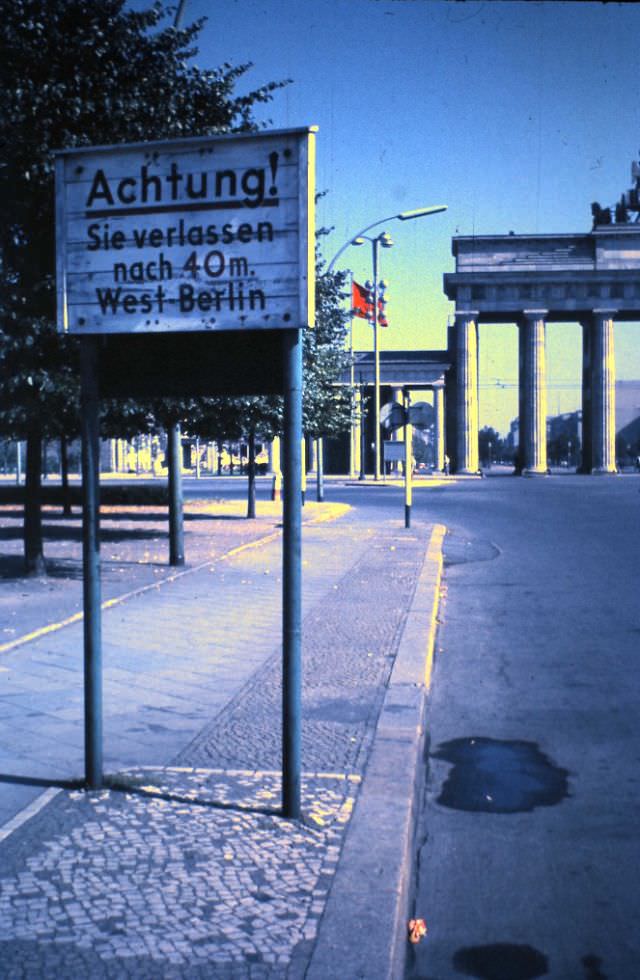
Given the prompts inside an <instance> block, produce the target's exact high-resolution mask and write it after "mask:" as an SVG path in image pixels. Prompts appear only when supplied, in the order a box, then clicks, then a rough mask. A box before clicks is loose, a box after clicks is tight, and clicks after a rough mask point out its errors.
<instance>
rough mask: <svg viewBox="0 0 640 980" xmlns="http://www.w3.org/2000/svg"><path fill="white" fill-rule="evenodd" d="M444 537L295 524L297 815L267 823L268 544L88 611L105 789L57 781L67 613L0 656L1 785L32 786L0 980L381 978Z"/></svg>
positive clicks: (68, 731)
mask: <svg viewBox="0 0 640 980" xmlns="http://www.w3.org/2000/svg"><path fill="white" fill-rule="evenodd" d="M442 533H443V529H442V528H438V527H436V528H433V527H431V526H429V525H425V524H416V525H415V526H414V528H412V529H411V531H406V530H405V529H404V528H401V527H400V525H399V523H394V524H389V525H387V526H380V525H377V526H368V525H367V523H366V522H363V521H362V519H360V518H359V517H358V515H353V514H349V515H347V516H345V517H343V518H342V519H340V520H339V521H337V522H334V523H324V524H310V525H309V526H307V527H305V530H304V536H303V547H304V552H303V553H304V563H305V564H304V582H305V584H304V600H303V610H304V639H303V647H304V679H303V688H304V691H303V719H304V721H303V765H304V770H305V772H304V780H303V811H304V819H303V820H302V821H300V822H295V821H288V820H284V819H282V818H281V817H280V815H279V805H280V772H279V768H280V713H281V708H280V698H281V693H280V688H281V684H280V669H281V667H280V650H279V635H280V591H281V585H280V541H279V539H278V536H277V535H275V536H274V534H271V533H270V534H268V535H267V536H266V540H265V541H264V542H263V544H262V545H261V546H259V547H252V548H247V549H240V550H238V549H237V548H236V550H235V553H234V554H231V555H228V557H226V558H225V559H224V560H212V561H210V562H208V563H205V564H199V565H197V566H196V567H194V568H193V569H189V570H187V572H186V574H183V575H181V576H180V577H178V578H175V579H173V580H172V581H165V582H163V583H162V584H159V585H158V587H157V588H152V589H149V590H147V591H144V592H142V593H138V594H137V595H134V596H132V597H131V598H130V599H128V600H127V601H126V602H122V603H119V604H118V605H117V606H114V607H112V608H110V609H109V610H107V611H106V612H105V614H104V639H105V657H104V659H105V696H104V701H105V763H106V769H107V771H108V774H109V778H108V788H106V789H105V790H103V791H100V792H93V793H91V792H85V791H83V790H82V788H81V787H80V785H78V786H77V787H73V786H71V787H70V788H66V789H63V788H61V784H62V783H63V782H64V781H65V780H70V781H71V780H74V779H77V780H79V779H81V775H82V691H81V673H80V663H81V657H80V656H79V655H78V650H79V649H81V646H80V645H81V629H82V627H81V624H80V623H71V624H70V625H68V626H66V627H64V628H62V629H58V630H56V631H55V632H54V633H46V634H44V635H42V636H40V637H39V638H35V639H33V640H31V641H30V642H28V643H25V644H23V645H19V646H15V647H13V648H12V649H11V650H10V651H8V652H7V653H6V655H3V657H2V659H1V660H0V773H3V774H4V775H2V776H0V795H2V794H3V793H4V792H5V790H7V791H11V790H14V789H15V787H16V786H22V787H24V785H25V784H32V785H29V790H30V792H31V793H32V798H31V799H30V800H29V801H28V806H27V807H26V809H22V810H21V811H19V812H12V813H10V815H9V816H8V819H7V820H6V821H5V824H4V827H3V828H2V829H0V869H1V870H0V875H1V877H0V974H1V975H2V976H7V977H27V978H32V977H41V976H47V977H48V976H51V977H56V978H58V977H69V978H71V977H74V978H76V977H79V976H86V977H94V976H95V977H103V976H104V977H135V978H138V977H223V978H226V977H243V978H244V977H249V978H253V977H256V978H271V977H274V978H275V977H292V978H297V977H300V978H302V977H304V976H308V977H310V978H311V977H317V978H320V977H325V978H331V977H337V978H346V980H348V978H350V977H354V978H355V977H370V978H372V980H374V978H377V977H389V978H391V977H399V976H401V975H402V961H403V953H404V946H405V942H406V933H405V923H404V916H405V914H406V907H407V904H408V903H407V888H408V881H407V874H408V865H407V861H406V857H407V850H408V848H409V847H410V841H411V834H412V807H413V799H414V787H415V780H416V772H417V770H418V763H419V756H420V750H421V739H422V734H423V731H424V701H425V699H424V694H425V690H426V686H427V683H428V671H429V658H430V655H431V651H432V648H433V630H434V628H435V612H436V607H437V596H438V590H439V581H440V570H441V556H440V543H441V538H442ZM1 668H6V669H5V670H2V669H1ZM47 781H49V782H51V785H49V786H48V787H47V788H46V789H44V791H43V788H44V786H46V784H47ZM14 809H15V807H14ZM1 812H2V811H1V810H0V813H1ZM363 926H364V934H363Z"/></svg>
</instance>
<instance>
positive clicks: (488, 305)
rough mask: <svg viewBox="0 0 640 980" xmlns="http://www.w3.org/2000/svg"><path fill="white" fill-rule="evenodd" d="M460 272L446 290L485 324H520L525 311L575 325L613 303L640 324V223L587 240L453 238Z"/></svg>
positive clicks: (622, 316) (600, 231)
mask: <svg viewBox="0 0 640 980" xmlns="http://www.w3.org/2000/svg"><path fill="white" fill-rule="evenodd" d="M452 253H453V255H454V256H455V259H456V271H455V272H453V273H446V274H445V276H444V291H445V293H446V295H447V297H448V298H449V299H451V300H454V301H455V303H456V308H457V309H473V310H475V311H477V313H478V318H479V321H480V322H485V323H501V322H514V320H517V319H518V318H519V316H520V314H521V313H522V311H523V310H524V309H527V308H530V307H539V308H542V309H545V310H547V311H548V317H547V319H548V320H551V321H576V320H581V319H582V317H583V316H585V315H588V314H591V313H592V312H593V310H594V309H599V308H602V307H603V306H612V307H615V310H616V319H619V320H637V319H640V277H639V273H640V225H639V224H624V225H622V224H621V225H602V226H596V228H595V229H594V230H593V231H592V232H590V233H589V234H586V235H482V236H473V237H471V236H469V237H466V236H460V237H457V238H454V239H453V242H452Z"/></svg>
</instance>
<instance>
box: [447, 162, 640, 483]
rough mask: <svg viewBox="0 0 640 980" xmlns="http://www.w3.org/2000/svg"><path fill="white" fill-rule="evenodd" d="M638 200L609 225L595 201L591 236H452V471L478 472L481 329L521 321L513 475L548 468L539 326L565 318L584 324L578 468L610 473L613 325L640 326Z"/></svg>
mask: <svg viewBox="0 0 640 980" xmlns="http://www.w3.org/2000/svg"><path fill="white" fill-rule="evenodd" d="M636 166H637V165H636ZM629 194H631V195H633V194H634V192H633V191H632V192H629ZM635 194H636V196H635V197H634V198H632V199H631V202H630V204H631V206H630V207H629V208H628V209H627V208H626V207H624V204H625V203H626V204H629V201H628V200H627V201H625V199H624V198H623V202H621V204H620V205H618V207H617V208H616V213H615V221H613V220H612V216H611V212H610V211H609V209H601V208H600V207H599V205H593V207H592V212H593V214H594V226H593V229H592V231H591V232H589V233H588V234H582V235H570V234H562V235H550V234H547V235H514V234H513V233H510V234H508V235H485V236H474V237H466V236H460V237H456V238H454V239H453V243H452V250H453V255H454V256H455V260H456V265H455V272H453V273H449V274H445V276H444V291H445V293H446V295H447V296H448V298H449V299H451V300H454V301H455V322H454V324H453V325H452V326H450V327H449V355H450V360H451V363H452V370H451V371H449V373H448V375H447V420H448V423H447V428H448V432H447V445H448V452H449V455H450V456H451V461H452V467H453V469H454V471H455V472H457V473H476V472H478V468H479V459H478V327H479V325H480V324H481V323H516V324H517V325H518V332H519V334H518V335H519V344H518V350H519V377H518V384H519V427H520V439H519V458H518V462H517V465H516V471H517V472H520V473H523V474H544V473H546V472H547V432H546V417H547V392H546V361H545V326H546V324H547V322H554V323H555V322H568V321H571V322H578V323H580V324H581V325H582V338H583V347H582V350H583V359H582V466H581V472H584V473H615V472H616V456H615V380H616V377H615V358H614V343H613V326H614V322H615V321H616V320H640V223H638V222H637V219H636V221H635V222H631V221H629V211H630V210H633V211H636V212H637V211H638V207H637V205H638V198H637V191H636V192H635ZM628 196H629V195H625V198H628ZM620 208H622V211H621V210H620Z"/></svg>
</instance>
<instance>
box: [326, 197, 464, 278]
mask: <svg viewBox="0 0 640 980" xmlns="http://www.w3.org/2000/svg"><path fill="white" fill-rule="evenodd" d="M446 210H447V205H446V204H435V205H433V206H432V207H429V208H414V209H413V211H400V212H399V214H391V215H389V217H388V218H380V219H379V220H378V221H372V222H371V224H370V225H367V226H366V228H363V229H362V231H359V232H358V233H357V234H356V235H354V236H353V237H352V238H350V239H349V240H348V241H346V242H345V243H344V245H343V246H342V248H339V249H338V251H337V252H336V254H335V255H334V256H333V258H332V259H331V262H330V263H329V265H328V266H327V273H329V272H331V270H332V269H333V267H334V265H335V264H336V261H337V260H338V259H339V258H340V256H341V255H342V253H343V252H344V251H345V249H347V248H349V245H351V244H353V242H354V241H355V239H356V238H362V236H363V235H364V234H365V232H367V231H371V229H372V228H376V227H377V226H378V225H386V223H387V221H395V220H396V219H397V220H398V221H412V220H413V219H414V218H426V216H427V215H429V214H438V212H440V211H446Z"/></svg>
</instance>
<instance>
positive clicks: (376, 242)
mask: <svg viewBox="0 0 640 980" xmlns="http://www.w3.org/2000/svg"><path fill="white" fill-rule="evenodd" d="M366 241H367V242H371V259H372V266H373V286H372V292H373V478H374V480H379V479H380V317H379V314H378V302H379V294H380V282H379V279H378V262H379V259H378V252H379V248H380V246H382V248H392V247H393V244H394V243H393V239H392V238H391V236H390V235H389V234H388V233H387V232H386V231H383V232H381V233H380V234H379V235H376V236H375V238H371V237H370V236H369V235H358V237H357V238H354V239H353V241H352V242H351V244H352V245H364V243H365V242H366Z"/></svg>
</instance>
